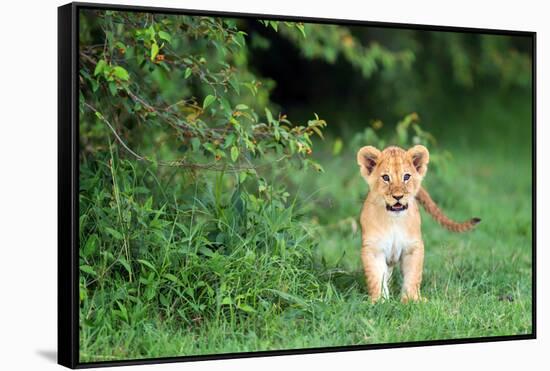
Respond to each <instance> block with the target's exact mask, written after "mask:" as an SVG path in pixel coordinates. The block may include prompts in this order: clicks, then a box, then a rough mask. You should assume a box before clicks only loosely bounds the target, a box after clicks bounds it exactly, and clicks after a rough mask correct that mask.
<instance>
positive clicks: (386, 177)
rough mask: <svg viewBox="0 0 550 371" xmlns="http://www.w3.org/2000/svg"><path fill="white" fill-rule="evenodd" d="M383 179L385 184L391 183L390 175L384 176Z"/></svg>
mask: <svg viewBox="0 0 550 371" xmlns="http://www.w3.org/2000/svg"><path fill="white" fill-rule="evenodd" d="M382 179H383V180H384V182H389V181H390V177H389V176H388V175H382Z"/></svg>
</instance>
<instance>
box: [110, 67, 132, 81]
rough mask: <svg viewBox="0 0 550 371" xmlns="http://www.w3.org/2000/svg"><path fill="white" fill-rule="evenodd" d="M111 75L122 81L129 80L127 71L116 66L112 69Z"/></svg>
mask: <svg viewBox="0 0 550 371" xmlns="http://www.w3.org/2000/svg"><path fill="white" fill-rule="evenodd" d="M113 75H115V76H116V77H118V78H119V79H120V80H123V81H128V79H129V78H130V75H129V74H128V71H126V70H125V69H124V68H122V67H120V66H116V67H115V68H113Z"/></svg>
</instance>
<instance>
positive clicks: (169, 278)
mask: <svg viewBox="0 0 550 371" xmlns="http://www.w3.org/2000/svg"><path fill="white" fill-rule="evenodd" d="M164 278H166V279H168V280H170V281H172V282H174V283H177V284H179V283H180V280H179V279H178V277H176V276H174V275H173V274H172V273H166V274H165V275H164Z"/></svg>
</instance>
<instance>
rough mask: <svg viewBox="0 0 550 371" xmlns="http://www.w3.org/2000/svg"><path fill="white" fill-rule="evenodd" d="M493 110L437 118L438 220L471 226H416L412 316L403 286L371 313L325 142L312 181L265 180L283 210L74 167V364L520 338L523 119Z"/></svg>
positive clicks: (348, 211) (128, 173)
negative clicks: (77, 213) (77, 172)
mask: <svg viewBox="0 0 550 371" xmlns="http://www.w3.org/2000/svg"><path fill="white" fill-rule="evenodd" d="M490 103H491V104H485V105H484V104H479V105H473V107H470V108H469V107H459V108H457V112H455V113H454V114H453V113H445V116H443V115H441V119H443V118H445V120H446V125H447V128H448V129H447V130H441V132H440V133H438V134H436V136H437V138H438V140H439V149H440V150H441V149H444V150H446V151H448V152H449V153H450V154H451V155H452V158H451V159H449V160H448V161H446V162H445V163H444V164H441V165H440V166H437V167H434V168H433V169H431V170H430V171H429V172H428V175H427V178H426V182H425V186H426V188H427V189H428V191H429V192H430V193H431V194H432V197H433V198H434V199H435V200H436V201H438V202H439V204H440V206H441V207H442V208H443V209H444V210H445V211H446V212H447V213H448V215H449V216H451V217H453V218H455V219H458V220H461V219H467V218H469V217H472V216H479V217H481V218H482V223H481V224H480V225H479V226H478V228H477V229H476V230H475V231H473V232H471V233H467V234H453V233H450V232H447V231H445V230H443V229H442V228H441V227H439V226H438V225H437V224H436V223H435V222H433V221H432V220H431V219H430V218H429V216H427V215H425V214H423V236H424V240H425V246H426V258H425V269H424V281H423V284H422V293H423V295H424V296H425V297H426V298H427V299H428V301H427V302H423V303H414V304H407V305H403V304H401V303H400V302H399V284H400V282H399V281H400V275H399V272H396V274H394V279H393V281H392V294H393V295H392V299H390V300H388V301H386V302H382V303H378V304H376V305H372V304H370V302H369V300H368V296H367V294H366V290H365V285H364V279H363V275H362V273H361V264H360V259H359V251H360V231H359V229H358V225H357V218H358V215H359V211H360V207H361V203H362V199H363V197H364V196H365V195H366V192H367V186H366V184H365V183H364V181H363V180H362V179H361V178H360V177H359V174H358V171H357V168H356V165H355V157H354V153H353V150H354V149H353V148H344V151H343V152H342V153H341V154H340V155H339V156H336V157H335V156H332V155H331V154H330V150H329V149H330V147H331V142H330V140H329V139H327V143H326V144H325V145H324V149H323V148H322V149H321V150H320V151H319V153H317V154H316V155H317V156H318V159H319V161H320V163H321V164H322V165H323V166H324V168H325V173H324V174H321V175H317V174H313V173H311V172H307V173H304V172H297V171H296V172H292V173H287V174H286V175H284V174H277V179H278V182H279V183H285V184H286V186H287V189H288V191H289V193H290V194H291V196H289V198H288V200H287V202H286V203H285V204H279V203H269V202H267V199H268V198H269V192H267V193H266V194H264V195H263V196H262V195H258V197H257V199H248V198H246V197H244V196H243V195H242V194H241V193H239V190H238V189H237V190H236V191H229V190H233V189H234V186H235V182H234V180H233V178H232V177H231V176H224V177H221V176H219V175H212V176H211V178H210V181H209V182H205V183H200V184H197V183H196V182H194V181H193V179H194V178H193V177H192V176H191V175H190V174H181V173H177V172H173V171H171V170H165V169H151V168H146V167H145V166H143V165H136V164H134V163H132V162H130V161H126V160H121V159H119V157H118V155H117V151H116V149H114V148H112V150H111V151H106V152H108V153H106V154H105V155H104V157H102V158H100V159H99V160H98V161H94V162H84V163H83V164H82V165H81V169H82V174H81V179H85V180H84V181H81V220H80V223H81V236H80V237H81V241H82V248H81V311H80V313H81V327H80V351H81V353H80V357H81V361H82V362H89V361H105V360H113V359H135V358H149V357H168V356H185V355H198V354H214V353H227V352H231V353H234V352H245V351H246V352H248V351H261V350H276V349H296V348H315V347H327V346H342V345H354V344H377V343H393V342H403V341H420V340H435V339H458V338H469V337H482V336H499V335H516V334H528V333H530V332H531V331H532V323H531V309H532V298H531V289H532V287H531V279H532V276H531V274H532V273H531V264H532V260H531V242H532V241H531V222H532V220H531V160H530V153H531V148H530V147H528V146H525V143H526V141H528V139H529V137H530V131H529V130H530V129H529V126H530V116H529V113H528V105H527V104H525V103H523V104H522V103H521V102H519V103H511V102H508V101H503V102H500V101H496V102H494V101H491V102H490ZM480 107H481V108H480ZM505 107H506V109H505ZM448 117H460V118H461V119H462V120H467V121H470V122H472V123H471V124H470V125H468V126H464V125H463V124H462V123H461V122H460V121H459V120H458V119H456V120H454V121H453V120H450V119H449V118H448ZM318 147H319V146H318ZM321 147H322V145H321ZM106 148H108V147H106ZM98 157H99V156H98ZM270 192H277V189H274V190H272V191H270ZM294 195H298V196H297V197H296V198H293V197H294Z"/></svg>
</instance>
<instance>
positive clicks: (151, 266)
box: [137, 259, 157, 272]
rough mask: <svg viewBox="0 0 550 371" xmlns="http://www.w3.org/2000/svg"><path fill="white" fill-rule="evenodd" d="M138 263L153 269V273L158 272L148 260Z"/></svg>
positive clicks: (141, 260)
mask: <svg viewBox="0 0 550 371" xmlns="http://www.w3.org/2000/svg"><path fill="white" fill-rule="evenodd" d="M137 261H138V263H140V264H143V265H145V266H146V267H148V268H151V269H152V270H153V271H155V272H156V271H157V270H156V268H155V267H154V265H153V264H151V263H150V262H148V261H147V260H143V259H138V260H137Z"/></svg>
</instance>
